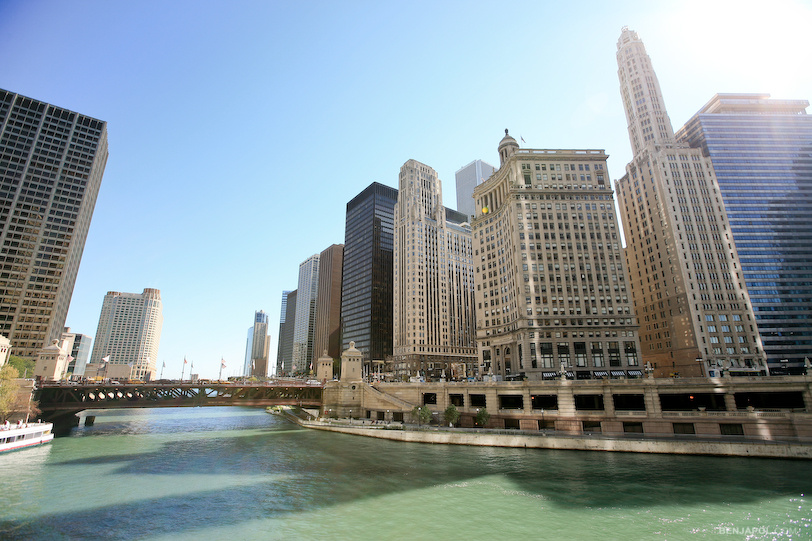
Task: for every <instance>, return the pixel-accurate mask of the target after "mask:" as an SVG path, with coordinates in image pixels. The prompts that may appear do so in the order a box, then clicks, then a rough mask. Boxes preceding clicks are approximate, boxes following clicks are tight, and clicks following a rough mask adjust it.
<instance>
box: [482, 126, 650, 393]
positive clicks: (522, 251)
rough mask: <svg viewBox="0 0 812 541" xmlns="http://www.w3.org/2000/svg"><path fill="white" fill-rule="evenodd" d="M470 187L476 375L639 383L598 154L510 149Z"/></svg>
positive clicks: (510, 144) (632, 325)
mask: <svg viewBox="0 0 812 541" xmlns="http://www.w3.org/2000/svg"><path fill="white" fill-rule="evenodd" d="M499 159H500V162H501V164H500V168H499V169H498V170H497V171H496V172H495V173H494V174H493V175H492V176H491V177H490V179H488V180H487V181H486V182H485V183H483V184H481V185H479V186H477V187H476V189H475V190H474V199H475V201H476V217H475V218H474V220H473V224H472V225H473V232H474V276H475V282H476V313H477V345H478V349H479V356H480V364H481V366H482V373H483V374H493V375H495V376H502V377H506V378H509V377H527V378H528V379H532V380H541V379H554V378H560V377H566V378H569V379H594V378H610V377H615V378H617V377H641V376H642V375H643V366H641V362H640V356H639V350H640V346H639V341H638V337H637V322H636V319H635V316H634V311H633V310H632V306H631V297H630V292H629V289H628V280H627V273H626V269H625V263H624V261H623V256H622V252H621V248H620V238H619V235H620V232H619V228H618V226H617V218H616V216H615V207H614V203H613V201H612V190H611V188H610V186H609V184H608V183H607V171H606V153H605V152H604V151H602V150H539V149H520V148H519V145H518V144H517V142H516V140H515V139H514V138H513V137H511V136H510V135H508V134H507V130H505V137H504V138H503V139H502V141H501V142H500V144H499Z"/></svg>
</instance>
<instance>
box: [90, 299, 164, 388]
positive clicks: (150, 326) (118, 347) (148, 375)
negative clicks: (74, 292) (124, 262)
mask: <svg viewBox="0 0 812 541" xmlns="http://www.w3.org/2000/svg"><path fill="white" fill-rule="evenodd" d="M163 322H164V318H163V305H162V303H161V292H160V290H158V289H149V288H146V289H144V292H143V293H140V294H139V293H120V292H118V291H108V292H107V295H105V296H104V302H103V303H102V310H101V316H99V327H98V328H97V329H96V338H95V342H94V343H93V355H92V356H91V362H92V363H93V364H94V365H97V366H99V365H101V364H102V362H103V361H104V359H107V358H109V359H108V362H109V363H110V364H127V365H130V367H131V370H130V378H131V379H138V380H145V381H147V380H151V379H155V375H156V370H155V368H156V366H157V362H158V361H157V359H158V346H159V345H160V343H161V328H162V327H163Z"/></svg>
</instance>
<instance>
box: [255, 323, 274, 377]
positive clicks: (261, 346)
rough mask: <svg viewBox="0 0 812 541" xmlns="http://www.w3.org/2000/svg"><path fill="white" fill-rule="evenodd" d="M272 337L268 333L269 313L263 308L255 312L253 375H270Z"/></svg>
mask: <svg viewBox="0 0 812 541" xmlns="http://www.w3.org/2000/svg"><path fill="white" fill-rule="evenodd" d="M270 346H271V337H270V335H269V334H268V314H266V313H265V312H264V311H263V310H257V311H256V312H254V333H253V336H252V337H251V375H252V376H254V377H256V378H266V377H268V352H269V350H270Z"/></svg>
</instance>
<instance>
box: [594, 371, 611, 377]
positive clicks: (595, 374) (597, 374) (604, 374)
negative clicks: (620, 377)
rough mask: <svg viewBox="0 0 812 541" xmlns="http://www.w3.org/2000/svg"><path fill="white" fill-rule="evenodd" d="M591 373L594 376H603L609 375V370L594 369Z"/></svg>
mask: <svg viewBox="0 0 812 541" xmlns="http://www.w3.org/2000/svg"><path fill="white" fill-rule="evenodd" d="M592 375H594V376H595V377H596V378H605V377H607V376H609V372H607V371H606V370H595V371H594V372H592Z"/></svg>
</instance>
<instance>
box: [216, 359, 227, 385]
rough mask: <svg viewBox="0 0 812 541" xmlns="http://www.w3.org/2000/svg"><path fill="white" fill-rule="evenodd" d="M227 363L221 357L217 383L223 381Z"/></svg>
mask: <svg viewBox="0 0 812 541" xmlns="http://www.w3.org/2000/svg"><path fill="white" fill-rule="evenodd" d="M225 364H226V361H225V360H224V359H223V357H222V356H221V357H220V374H219V375H218V376H217V381H221V380H222V379H223V367H224V366H225Z"/></svg>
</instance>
